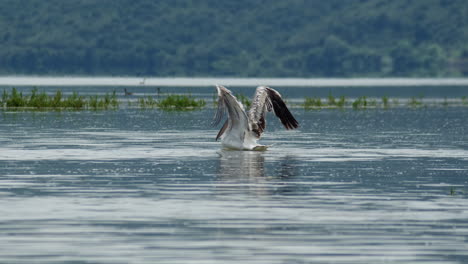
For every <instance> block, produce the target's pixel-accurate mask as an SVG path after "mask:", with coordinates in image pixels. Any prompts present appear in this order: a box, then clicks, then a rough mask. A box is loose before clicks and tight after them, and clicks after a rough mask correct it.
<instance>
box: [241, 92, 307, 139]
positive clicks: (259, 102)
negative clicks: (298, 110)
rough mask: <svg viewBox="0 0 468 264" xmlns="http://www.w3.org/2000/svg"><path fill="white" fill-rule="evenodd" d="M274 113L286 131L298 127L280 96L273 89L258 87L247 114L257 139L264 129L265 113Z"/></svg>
mask: <svg viewBox="0 0 468 264" xmlns="http://www.w3.org/2000/svg"><path fill="white" fill-rule="evenodd" d="M271 111H274V112H275V115H276V116H277V117H278V118H279V119H280V120H281V123H282V124H283V126H284V127H285V128H286V129H295V128H297V127H298V126H299V123H298V122H297V121H296V119H295V118H294V116H293V115H292V114H291V112H289V109H288V107H287V106H286V104H285V103H284V101H283V98H281V95H280V94H279V93H278V92H277V91H276V90H274V89H272V88H270V87H266V86H259V87H257V90H256V92H255V96H254V99H253V102H252V106H251V109H250V112H249V118H250V121H251V129H252V131H253V132H255V134H256V135H257V137H260V136H261V134H262V133H263V131H264V130H265V127H266V121H265V114H266V112H271Z"/></svg>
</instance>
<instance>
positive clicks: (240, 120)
mask: <svg viewBox="0 0 468 264" xmlns="http://www.w3.org/2000/svg"><path fill="white" fill-rule="evenodd" d="M216 89H217V91H218V109H217V111H216V114H215V117H214V120H213V125H217V124H219V122H220V121H221V120H222V119H223V117H224V116H225V114H226V112H227V114H228V118H227V120H226V122H225V123H224V125H223V127H222V128H221V130H220V131H219V133H218V135H217V136H216V140H218V139H219V138H221V137H223V135H224V134H226V133H229V134H230V135H231V136H233V137H237V138H239V140H240V142H242V141H243V138H244V134H245V131H246V130H248V128H249V121H248V118H247V114H246V113H245V111H244V107H243V106H242V104H241V103H239V102H238V101H237V99H236V97H235V96H234V95H233V94H232V93H231V91H229V90H228V89H227V88H226V87H224V86H222V85H216Z"/></svg>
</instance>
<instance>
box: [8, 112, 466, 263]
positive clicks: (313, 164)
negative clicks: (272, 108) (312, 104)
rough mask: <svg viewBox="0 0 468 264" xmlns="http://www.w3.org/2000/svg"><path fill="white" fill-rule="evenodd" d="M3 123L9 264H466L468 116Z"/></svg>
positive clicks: (25, 118) (99, 118) (45, 115)
mask: <svg viewBox="0 0 468 264" xmlns="http://www.w3.org/2000/svg"><path fill="white" fill-rule="evenodd" d="M213 113H214V109H209V108H207V109H204V110H201V111H194V112H183V113H174V112H162V111H159V110H156V109H149V110H140V109H132V108H123V109H121V110H116V111H99V112H91V111H80V112H67V111H65V112H9V111H2V112H0V263H467V262H468V171H467V170H468V122H467V119H466V117H467V116H468V108H463V107H449V108H443V107H431V108H421V109H409V108H408V109H405V108H398V109H389V110H376V109H372V110H365V111H353V110H351V109H347V110H343V111H340V110H321V111H304V110H302V109H299V108H296V109H293V113H294V114H295V116H296V118H297V119H298V121H299V122H300V124H301V128H300V129H299V130H297V131H285V130H283V129H282V128H281V127H280V124H279V122H278V121H277V120H276V119H275V118H274V117H273V116H269V118H268V122H269V124H268V125H269V127H268V128H267V132H266V134H265V136H264V138H263V139H262V143H263V144H270V145H272V147H271V148H270V149H269V150H268V151H266V152H239V151H224V150H221V149H220V143H219V142H215V141H214V137H215V136H216V133H217V129H216V128H212V127H211V126H210V122H211V117H212V115H213Z"/></svg>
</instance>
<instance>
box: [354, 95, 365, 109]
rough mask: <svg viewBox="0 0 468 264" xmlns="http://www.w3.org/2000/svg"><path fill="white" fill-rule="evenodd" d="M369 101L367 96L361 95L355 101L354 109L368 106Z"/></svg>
mask: <svg viewBox="0 0 468 264" xmlns="http://www.w3.org/2000/svg"><path fill="white" fill-rule="evenodd" d="M367 105H368V102H367V97H366V96H360V97H358V98H357V99H356V100H354V102H353V108H354V109H361V108H367Z"/></svg>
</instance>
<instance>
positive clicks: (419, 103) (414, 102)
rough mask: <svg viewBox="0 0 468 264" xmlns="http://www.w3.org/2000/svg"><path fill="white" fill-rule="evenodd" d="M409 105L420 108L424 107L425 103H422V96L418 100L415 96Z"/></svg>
mask: <svg viewBox="0 0 468 264" xmlns="http://www.w3.org/2000/svg"><path fill="white" fill-rule="evenodd" d="M408 105H409V106H411V107H420V106H423V103H422V96H420V97H419V99H418V98H416V97H415V96H413V97H411V98H410V100H409V102H408Z"/></svg>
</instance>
